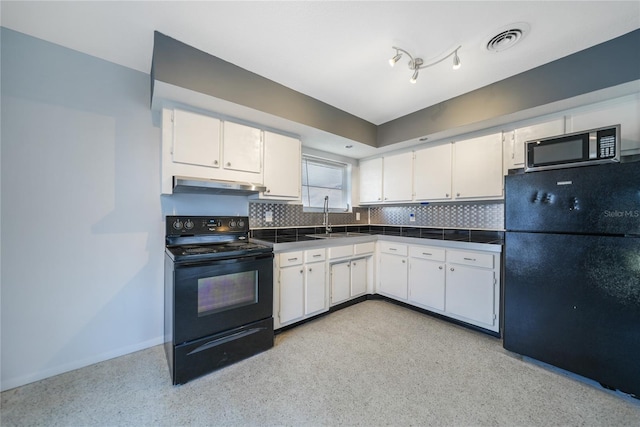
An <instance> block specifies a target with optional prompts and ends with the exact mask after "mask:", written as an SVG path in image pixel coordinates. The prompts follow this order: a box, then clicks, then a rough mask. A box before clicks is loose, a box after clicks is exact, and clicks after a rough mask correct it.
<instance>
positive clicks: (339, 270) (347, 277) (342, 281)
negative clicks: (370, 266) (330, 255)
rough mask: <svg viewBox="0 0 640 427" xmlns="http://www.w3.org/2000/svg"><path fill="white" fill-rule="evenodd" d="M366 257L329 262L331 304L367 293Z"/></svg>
mask: <svg viewBox="0 0 640 427" xmlns="http://www.w3.org/2000/svg"><path fill="white" fill-rule="evenodd" d="M367 262H368V261H367V258H357V259H352V260H348V261H342V262H338V263H335V264H331V305H336V304H340V303H342V302H345V301H348V300H350V299H353V298H356V297H359V296H361V295H364V294H366V293H367Z"/></svg>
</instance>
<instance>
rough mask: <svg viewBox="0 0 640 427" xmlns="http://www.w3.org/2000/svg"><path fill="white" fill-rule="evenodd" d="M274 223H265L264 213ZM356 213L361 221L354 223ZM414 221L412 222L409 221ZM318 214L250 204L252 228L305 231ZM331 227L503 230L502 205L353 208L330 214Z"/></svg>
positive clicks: (297, 207) (294, 207) (317, 222)
mask: <svg viewBox="0 0 640 427" xmlns="http://www.w3.org/2000/svg"><path fill="white" fill-rule="evenodd" d="M269 212H271V215H272V218H273V220H272V221H271V222H267V221H266V220H265V218H266V217H267V213H269ZM356 213H360V219H359V220H356ZM412 218H413V219H414V221H411V219H412ZM322 221H323V215H322V213H321V212H311V213H308V212H303V211H302V205H293V204H285V203H264V202H251V203H249V224H250V226H251V228H272V227H273V228H275V227H308V226H319V225H321V224H322ZM329 222H330V223H331V224H332V225H356V224H376V225H404V226H413V227H438V228H464V229H485V230H503V229H504V203H503V202H496V201H492V202H476V203H468V202H467V203H439V204H435V203H434V204H413V205H401V206H371V207H356V208H353V212H346V213H330V214H329Z"/></svg>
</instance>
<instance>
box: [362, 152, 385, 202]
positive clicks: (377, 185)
mask: <svg viewBox="0 0 640 427" xmlns="http://www.w3.org/2000/svg"><path fill="white" fill-rule="evenodd" d="M381 201H382V158H379V159H371V160H361V161H360V202H361V203H375V202H381Z"/></svg>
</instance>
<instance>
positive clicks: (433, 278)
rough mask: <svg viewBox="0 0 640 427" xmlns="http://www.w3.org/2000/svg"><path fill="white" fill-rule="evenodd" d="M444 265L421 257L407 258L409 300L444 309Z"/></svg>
mask: <svg viewBox="0 0 640 427" xmlns="http://www.w3.org/2000/svg"><path fill="white" fill-rule="evenodd" d="M444 267H445V265H444V263H443V262H438V261H430V260H427V259H421V258H410V259H409V302H412V303H416V304H419V305H421V306H425V307H430V308H434V309H436V310H440V311H444V289H445V287H444V284H445V269H444Z"/></svg>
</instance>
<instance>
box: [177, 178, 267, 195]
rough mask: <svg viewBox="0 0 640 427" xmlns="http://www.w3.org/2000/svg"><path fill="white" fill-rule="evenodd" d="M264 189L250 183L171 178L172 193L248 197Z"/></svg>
mask: <svg viewBox="0 0 640 427" xmlns="http://www.w3.org/2000/svg"><path fill="white" fill-rule="evenodd" d="M266 189H267V187H265V186H264V185H261V184H252V183H250V182H235V181H223V180H215V179H206V178H193V177H186V176H174V177H173V192H174V193H196V194H232V195H249V194H256V193H260V192H262V191H265V190H266Z"/></svg>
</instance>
